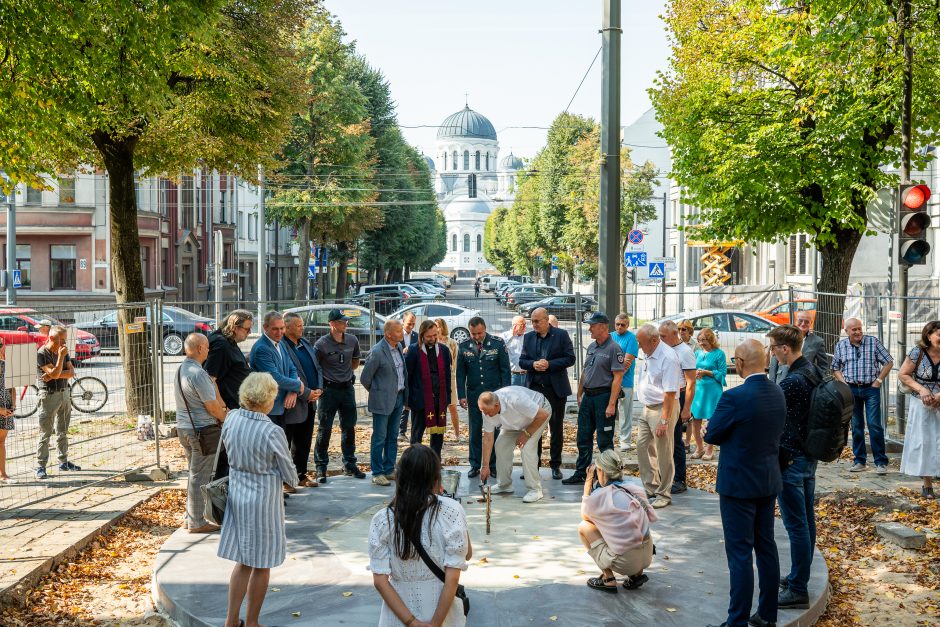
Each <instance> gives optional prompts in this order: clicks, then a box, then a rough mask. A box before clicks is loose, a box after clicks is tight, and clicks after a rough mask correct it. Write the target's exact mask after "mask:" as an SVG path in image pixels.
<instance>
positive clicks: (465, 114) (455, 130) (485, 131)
mask: <svg viewBox="0 0 940 627" xmlns="http://www.w3.org/2000/svg"><path fill="white" fill-rule="evenodd" d="M437 138H438V139H449V138H468V139H492V140H494V141H495V140H496V129H494V128H493V123H492V122H490V121H489V120H488V119H486V116H484V115H481V114H479V113H477V112H476V111H474V110H473V109H471V108H470V106H469V105H468V106H465V107H464V108H463V110H461V111H458V112H457V113H455V114H453V115H450V116H448V117H447V119H446V120H444V121H443V122H441V127H440V128H439V129H437Z"/></svg>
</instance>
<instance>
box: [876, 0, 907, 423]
mask: <svg viewBox="0 0 940 627" xmlns="http://www.w3.org/2000/svg"><path fill="white" fill-rule="evenodd" d="M910 21H911V2H910V0H903V2H902V3H901V37H902V38H903V41H904V73H903V75H904V98H903V102H902V106H901V182H902V183H910V181H911V131H912V128H911V125H912V121H911V117H912V116H911V113H912V112H911V110H912V107H913V94H914V48H913V46H911V36H910V32H909V28H910ZM897 196H898V195H897V194H895V198H897ZM900 211H901V207H898V208H897V212H895V213H899V212H900ZM892 236H893V235H892ZM898 249H900V244H899V246H898ZM908 269H909V268H908V266H907V264H904V263H898V296H899V297H900V300H901V302H899V303H898V305H899V309H900V311H901V319H900V320H898V358H899V359H904V357H905V356H906V355H907V287H908V280H907V279H908V277H907V272H908ZM906 405H907V398H906V397H905V395H904V394H898V396H897V401H896V404H895V409H894V410H895V420H896V421H897V425H898V435H904V431H905V424H904V422H905V419H906V418H905V417H906V413H905V406H906ZM881 420H882V425H884V424H885V422H886V421H887V416H882V417H881Z"/></svg>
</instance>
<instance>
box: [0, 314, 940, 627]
mask: <svg viewBox="0 0 940 627" xmlns="http://www.w3.org/2000/svg"><path fill="white" fill-rule="evenodd" d="M802 314H803V312H801V314H798V315H797V320H796V322H797V324H796V325H781V326H776V327H774V328H773V329H772V330H771V332H770V333H769V334H768V336H767V337H768V342H769V349H768V348H766V347H765V346H764V345H763V344H762V343H760V342H757V341H747V342H744V343H742V344H740V345H739V346H738V347H737V348H736V350H735V354H734V367H735V369H736V371H737V374H738V375H739V376H740V377H741V378H742V379H743V383H742V384H741V385H738V386H736V387H732V388H728V387H727V374H728V372H727V364H728V361H729V359H728V356H727V355H726V354H725V353H724V352H723V351H722V350H721V348H719V345H718V340H717V337H716V334H715V332H714V331H713V330H711V329H707V328H705V329H699V330H698V333H697V335H695V331H696V330H695V329H694V328H693V327H692V325H691V324H690V323H688V322H687V321H682V322H680V323H678V324H677V323H675V322H664V323H663V324H661V325H660V326H659V327H656V326H654V325H652V324H644V325H642V326H640V327H639V329H637V331H636V333H635V334H634V333H633V332H631V331H630V330H629V326H630V319H629V317H628V316H627V315H626V314H619V315H617V316H616V317H615V319H614V321H613V327H614V330H613V332H611V330H610V326H611V321H610V319H609V318H608V316H607V315H606V314H604V313H602V312H594V313H593V314H592V315H591V316H590V317H589V318H588V319H586V320H585V321H584V322H585V324H587V325H588V328H589V331H590V334H591V338H592V342H591V344H590V345H589V346H588V347H587V350H586V359H585V362H584V367H583V369H582V371H581V374H580V378H579V380H578V383H577V389H576V391H574V395H575V398H576V401H577V405H578V417H577V436H576V444H577V449H578V457H577V460H576V462H575V464H574V470H573V472H572V473H571V474H570V475H569V476H568V477H567V478H564V477H563V475H562V472H561V467H562V464H561V452H562V446H563V443H564V431H563V426H564V413H565V407H566V403H567V399H568V397H569V396H571V395H572V392H573V390H572V389H571V385H570V383H569V380H570V379H569V373H568V369H569V368H571V367H572V366H573V365H574V362H575V354H574V348H573V344H572V341H571V337H570V335H569V334H568V332H567V331H566V330H564V329H562V328H559V327H558V326H557V324H556V325H553V324H552V323H551V320H550V316H549V315H548V312H547V311H546V310H545V309H536V310H535V311H534V312H533V313H532V315H531V324H532V329H531V330H528V329H527V321H526V320H525V318H522V317H521V316H517V317H516V318H514V319H513V320H512V324H511V327H510V329H509V330H507V331H506V332H505V333H503V334H502V335H501V336H496V335H492V334H490V333H489V332H488V330H487V325H486V322H485V320H483V318H481V317H474V318H473V319H471V320H470V321H469V323H468V330H469V335H470V337H469V339H467V340H466V341H464V342H461V343H459V344H457V343H456V342H454V341H453V340H449V339H448V338H449V336H448V329H447V326H446V323H445V322H444V321H443V320H425V321H423V322H421V324H420V325H417V321H416V319H415V318H414V316H405V317H404V319H403V320H401V321H397V320H389V321H388V322H386V323H385V326H384V329H383V338H382V340H381V341H378V342H376V344H375V345H374V346H373V348H372V349H371V351H370V353H369V355H368V359H367V360H365V363H364V366H363V369H362V371H361V373H360V377H359V379H360V382H361V384H362V386H363V387H364V388H365V390H366V391H367V393H368V402H367V406H368V411H369V413H371V415H372V436H371V442H370V451H369V456H370V465H371V474H372V483H373V484H375V485H376V486H383V487H384V486H391V485H392V484H394V496H393V498H392V500H391V503H390V505H389V506H388V508H386V509H383V510H381V511H380V512H379V513H378V514H376V516H375V518H374V519H373V521H372V528H371V533H370V539H369V547H370V558H371V562H370V567H371V569H372V572H373V577H374V583H375V587H376V588H377V590H378V591H379V593H380V594H381V596H382V599H383V602H384V605H383V610H382V615H381V619H380V624H395V622H396V621H400V622H402V623H404V624H406V625H422V624H426V623H425V621H426V622H427V623H428V624H431V623H433V624H455V625H456V624H462V620H463V612H462V611H460V607H461V605H462V602H461V599H460V595H459V593H458V590H459V588H458V583H459V582H458V580H459V575H460V572H461V571H462V570H464V569H466V567H467V563H466V560H467V559H468V558H469V556H470V554H471V546H470V538H469V535H468V533H467V528H466V519H465V517H464V515H463V511H462V509H461V508H460V507H459V505H455V502H454V501H452V500H450V499H447V498H443V497H442V496H441V492H442V488H441V450H442V445H443V441H444V434H445V432H446V431H447V429H448V421H450V427H451V428H452V429H453V431H454V433H455V435H457V434H460V430H461V426H460V423H459V419H458V413H457V407H461V408H464V409H466V410H467V415H468V426H467V429H468V433H467V436H468V441H469V453H468V460H467V461H468V464H469V471H468V472H467V476H468V478H469V479H470V480H473V479H476V478H478V479H479V481H480V482H481V483H483V484H486V483H487V482H488V481H489V480H490V479H493V480H494V484H493V485H492V486H490V493H491V494H500V493H506V494H511V493H513V492H514V488H513V484H512V473H513V457H514V455H515V451H516V449H519V451H520V457H521V462H522V464H521V465H522V469H521V476H520V479H522V480H523V481H524V483H525V488H526V492H525V494H524V496H523V498H522V501H523V502H524V503H527V504H528V503H535V502H537V501H539V500H541V499H542V498H543V488H542V479H541V476H540V471H539V467H540V466H541V465H542V463H543V457H542V444H543V440H544V439H545V438H548V440H549V452H548V455H547V463H548V466H549V469H550V476H551V477H552V479H553V480H559V481H560V482H561V483H562V484H564V485H577V486H579V487H580V488H582V489H583V500H582V521H581V523H580V525H579V526H578V529H577V532H578V535H579V537H580V538H581V541H582V542H583V544H584V546H585V549H586V550H587V551H588V553H589V554H590V556H591V557H592V558H593V560H594V561H595V563H596V564H597V566H598V568H599V569H600V575H599V576H597V577H591V578H590V579H589V580H588V582H587V583H588V585H589V586H590V587H591V588H593V589H597V590H600V591H604V592H616V591H617V589H618V581H617V575H621V576H623V577H624V579H623V582H622V587H624V588H626V589H628V590H629V589H635V588H638V587H639V586H641V585H643V583H644V582H646V581H647V577H646V575H644V574H643V571H644V569H646V568H647V567H648V566H649V565H650V563H651V560H652V556H653V553H654V547H653V537H652V534H651V532H650V526H651V523H655V522H656V520H657V513H656V510H659V509H662V508H665V507H668V506H670V505H672V502H673V498H674V497H675V496H676V495H679V494H682V493H683V492H685V491H686V490H687V486H686V477H685V468H686V460H687V457H688V456H690V455H691V457H692V458H694V459H704V460H710V459H712V458H713V457H714V456H715V455H716V452H715V448H716V447H720V455H719V456H718V479H717V486H716V487H717V492H718V493H719V498H720V511H721V518H722V525H723V532H724V545H725V550H726V553H727V559H728V565H729V572H730V576H731V586H730V588H731V600H730V604H729V613H728V619H727V621H726V622H725V623H723V624H727V625H744V624H750V625H765V624H773V623H774V622H776V618H777V611H778V609H779V608H805V607H808V603H809V597H808V582H809V577H810V571H811V565H812V560H813V554H814V550H815V540H816V530H815V517H814V513H813V506H814V491H815V473H816V466H817V460H816V459H814V458H812V457H811V456H810V455H809V454H807V452H806V451H805V449H804V442H805V440H806V437H807V429H808V421H809V418H810V413H811V407H810V405H811V399H812V396H813V391H814V388H815V387H816V386H818V385H820V381H821V380H823V379H825V378H826V377H827V376H831V377H834V378H835V379H837V380H838V381H841V382H844V383H845V384H846V385H847V386H848V388H849V389H850V390H851V394H852V401H853V403H854V406H853V407H854V416H853V421H852V438H853V453H854V463H853V466H852V468H851V471H852V472H860V471H864V470H865V469H866V461H867V454H866V449H867V447H866V444H865V438H864V432H865V426H866V424H867V426H868V431H869V441H870V445H871V449H872V454H873V458H874V465H875V469H876V472H878V473H883V472H886V467H887V457H886V454H885V444H884V431H883V429H882V427H881V417H880V413H879V412H880V387H881V383H882V382H883V381H884V378H885V376H886V374H887V372H888V371H889V370H890V368H891V365H892V363H891V356H890V354H889V353H888V352H887V350H885V349H884V346H882V345H881V343H880V342H879V341H878V339H877V338H875V337H872V336H868V335H865V334H864V333H863V332H862V325H861V323H860V322H859V321H858V320H856V319H848V320H846V321H845V330H846V337H845V338H843V339H842V340H840V341H839V342H838V343H837V345H836V347H835V350H834V353H833V355H832V359H831V361H829V360H828V356H827V355H826V352H825V350H824V347H823V344H822V341H821V340H820V338H818V336H816V335H815V334H814V333H813V332H812V320H811V318H808V317H806V316H804V315H802ZM346 321H347V319H346V317H345V316H344V315H343V313H342V311H340V310H338V309H337V310H333V311H331V312H330V315H329V325H330V332H329V333H328V334H327V335H324V336H323V337H321V338H320V339H318V340H317V341H316V342H315V343H310V342H309V341H307V340H306V339H305V338H304V337H303V321H302V319H300V317H299V316H296V315H295V314H290V313H288V314H285V315H281V314H280V313H278V312H269V313H268V314H267V315H266V316H265V318H264V320H263V322H262V329H263V334H262V336H261V337H260V338H259V339H258V340H257V341H256V342H255V344H254V346H253V347H252V349H251V352H250V356H249V357H248V358H246V357H245V356H244V354H243V353H242V351H241V349H240V348H239V346H238V344H239V343H241V342H243V341H244V340H245V339H246V338H247V335H248V332H249V330H250V328H251V324H252V315H251V313H250V312H247V311H241V310H239V311H235V312H233V313H232V314H230V315H229V316H228V317H227V319H226V320H225V322H224V324H223V325H222V327H221V328H220V329H219V330H218V331H216V332H214V333H213V334H212V335H211V336H210V337H209V338H208V340H206V338H205V337H203V336H200V335H195V334H194V335H192V336H190V337H189V338H187V339H186V342H185V350H186V355H187V357H186V359H185V360H184V362H183V363H182V364H181V366H180V369H179V372H178V374H177V407H178V408H184V409H181V410H180V417H179V418H178V430H179V434H180V440H181V443H182V444H183V449H184V452H185V453H186V456H187V459H188V462H189V473H190V490H189V496H188V500H187V512H186V526H187V528H188V529H189V530H190V531H191V532H193V533H207V532H212V531H216V530H217V529H218V527H217V526H215V525H212V524H210V523H209V522H207V521H206V520H205V518H204V517H203V514H202V513H203V509H204V507H205V504H204V503H203V501H202V497H201V495H200V494H199V489H198V487H199V486H201V485H204V484H205V483H206V482H207V481H208V479H209V476H210V474H212V473H213V472H214V474H215V476H216V477H218V476H224V475H225V474H226V473H227V474H228V475H229V476H230V481H231V486H232V487H231V488H230V493H229V509H228V510H227V512H231V515H229V514H228V513H227V514H226V518H225V522H224V523H223V525H222V542H221V544H220V549H219V555H220V556H222V557H225V558H227V559H231V560H233V561H235V562H236V563H237V565H236V567H235V569H234V570H233V573H232V579H231V588H230V599H229V600H230V604H229V618H228V619H227V621H226V625H228V626H229V627H235V625H238V624H239V614H238V612H239V608H240V606H241V604H242V601H243V599H244V598H245V597H246V596H247V598H248V617H247V620H246V624H249V625H252V624H254V622H255V621H256V619H257V615H258V612H259V611H260V604H261V602H262V601H263V597H264V590H265V588H266V584H267V578H268V575H269V570H270V568H271V567H273V566H276V565H277V564H279V563H281V562H282V561H283V559H284V550H285V549H284V544H285V541H284V499H285V498H287V496H286V495H288V494H292V493H294V492H295V491H296V490H297V489H298V488H300V487H316V486H318V485H320V484H322V483H326V482H327V481H328V478H327V472H326V470H327V465H328V463H329V440H330V434H331V431H332V426H333V421H334V418H335V415H336V413H337V412H339V414H340V430H341V449H342V463H343V467H344V471H345V474H347V475H349V476H352V477H356V478H364V477H365V473H363V472H362V470H361V469H360V468H359V466H358V464H357V457H356V439H355V433H356V423H357V409H356V400H355V393H354V387H353V386H354V383H355V381H356V376H355V371H356V370H357V368H358V367H359V363H360V360H361V359H362V357H361V354H360V349H359V343H358V340H357V338H356V337H355V336H354V335H352V334H348V333H346ZM416 326H417V329H415V327H416ZM693 336H695V344H696V345H697V346H696V347H695V348H693V344H692V339H693ZM638 364H639V366H638ZM50 365H52V364H50ZM57 370H59V371H61V368H60V367H59V366H58V364H57V363H56V364H55V365H52V372H53V373H54V372H56V371H57ZM900 379H901V381H902V383H904V384H905V385H906V386H908V388H909V390H910V391H909V393H910V395H911V399H912V400H911V411H910V415H909V419H908V429H907V445H906V446H905V449H904V455H903V458H902V464H901V470H902V472H905V473H907V474H912V475H916V476H920V477H923V481H924V487H923V494H924V496H929V497H932V496H933V486H932V478H933V477H934V476H935V475H936V474H937V473H938V472H940V467H938V465H940V459H938V457H940V455H938V453H937V442H940V428H938V425H940V322H932V323H930V324H929V325H927V327H925V328H924V330H923V333H922V338H921V341H920V342H919V343H918V345H917V346H916V347H915V348H913V349H912V350H911V352H910V354H909V355H908V356H907V357H906V359H905V361H904V364H903V365H902V367H901V370H900ZM634 395H635V399H636V401H637V403H636V405H637V406H638V407H639V415H638V416H636V419H635V420H634V415H633V414H634V405H635V403H634ZM0 419H2V415H0ZM317 421H318V422H319V429H318V430H316V431H317V432H316V447H315V450H314V465H315V471H314V472H312V473H311V472H309V471H308V468H307V464H308V458H309V456H310V446H311V442H312V440H313V437H314V431H315V425H316V422H317ZM219 425H221V429H219V431H220V433H219V435H218V436H217V437H215V438H213V437H211V435H209V434H207V433H206V430H207V428H211V427H213V426H215V427H218V426H219ZM634 426H635V429H634ZM409 431H410V434H409ZM425 436H427V437H425ZM403 437H404V438H406V439H407V440H408V442H409V444H410V445H409V446H408V447H407V448H405V450H404V452H403V453H402V454H401V456H400V458H399V452H398V447H399V441H400V439H402V438H403ZM634 438H635V439H634ZM213 440H214V443H213ZM615 440H616V441H615ZM424 443H426V444H427V445H425V444H424ZM618 445H619V452H618V451H617V447H618ZM220 447H221V448H220ZM595 447H596V449H597V450H598V451H599V454H598V455H597V456H596V462H595ZM632 449H635V450H636V455H637V459H638V465H639V470H640V473H639V474H640V481H639V482H634V481H630V480H627V479H625V478H624V475H623V472H622V470H621V468H622V461H621V456H620V452H626V451H629V450H632ZM217 451H218V453H217ZM216 458H217V459H218V462H217V467H214V466H213V461H214V460H215V459H216ZM775 504H779V507H780V512H781V515H782V518H783V524H784V527H785V528H786V531H787V534H788V536H789V540H790V546H791V551H790V561H791V564H790V567H789V572H788V573H787V574H786V575H785V576H783V577H781V576H780V565H779V560H778V556H777V549H776V544H775V542H774V536H773V517H774V506H775ZM258 521H264V522H265V532H264V533H261V534H259V531H258V528H257V524H258ZM753 554H756V557H757V571H758V584H759V587H760V590H761V594H760V603H759V606H758V608H757V612H755V613H753V614H751V611H750V610H751V597H752V593H753V587H754V581H753V579H754V575H753V571H752V566H751V563H752V555H753Z"/></svg>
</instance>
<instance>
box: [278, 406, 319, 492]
mask: <svg viewBox="0 0 940 627" xmlns="http://www.w3.org/2000/svg"><path fill="white" fill-rule="evenodd" d="M297 402H298V403H301V402H303V401H301V400H300V399H298V400H297ZM307 405H308V407H307V419H306V420H304V421H303V422H301V423H297V424H293V425H287V426H286V427H285V428H284V431H285V433H286V435H287V445H288V446H289V447H290V452H291V457H292V458H293V460H294V468H296V469H297V476H298V477H300V478H301V479H303V476H304V475H305V474H306V473H307V460H309V459H310V447H311V445H312V444H313V426H314V424H315V423H316V421H317V404H316V403H307Z"/></svg>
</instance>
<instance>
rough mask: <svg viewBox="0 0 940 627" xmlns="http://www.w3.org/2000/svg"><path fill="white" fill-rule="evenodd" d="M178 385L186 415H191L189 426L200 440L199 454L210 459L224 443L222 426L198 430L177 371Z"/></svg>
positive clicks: (215, 425) (217, 425)
mask: <svg viewBox="0 0 940 627" xmlns="http://www.w3.org/2000/svg"><path fill="white" fill-rule="evenodd" d="M176 385H177V387H179V389H180V396H182V397H183V404H184V405H186V413H187V414H188V415H189V424H191V425H192V426H193V432H194V433H195V434H196V437H197V438H198V439H199V452H200V453H201V454H202V455H203V457H208V456H209V455H212V454H214V453H216V452H217V451H218V450H219V442H221V441H222V425H220V424H219V423H218V422H216V423H215V424H211V425H209V426H207V427H203V428H202V429H197V428H196V423H195V422H193V412H192V410H191V409H190V408H189V401H187V400H186V395H185V394H183V380H182V378H181V377H180V371H179V370H177V371H176Z"/></svg>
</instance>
